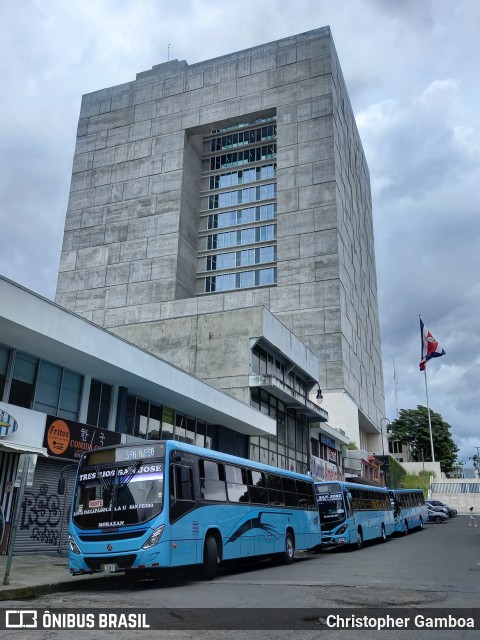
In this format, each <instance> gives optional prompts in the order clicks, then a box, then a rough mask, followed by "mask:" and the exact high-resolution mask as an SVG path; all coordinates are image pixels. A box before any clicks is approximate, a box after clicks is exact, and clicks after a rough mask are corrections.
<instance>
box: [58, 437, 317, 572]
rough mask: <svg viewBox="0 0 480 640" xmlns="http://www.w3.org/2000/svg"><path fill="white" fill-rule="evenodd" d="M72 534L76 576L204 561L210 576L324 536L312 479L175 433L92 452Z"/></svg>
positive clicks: (287, 558) (79, 482) (84, 466)
mask: <svg viewBox="0 0 480 640" xmlns="http://www.w3.org/2000/svg"><path fill="white" fill-rule="evenodd" d="M59 491H61V487H59ZM68 538H69V546H70V550H69V558H70V572H71V573H72V574H73V575H78V574H84V573H95V572H107V573H115V572H121V571H124V572H132V573H133V572H134V571H137V572H138V573H141V572H142V573H152V572H154V571H155V570H157V569H160V568H166V567H179V566H183V565H199V567H200V568H201V571H202V574H203V577H205V578H206V579H211V578H213V577H214V576H215V574H216V571H217V567H218V565H219V564H220V562H222V561H224V560H225V561H226V560H233V559H238V558H252V557H254V556H277V557H278V558H279V559H281V560H282V561H283V562H284V563H285V564H291V563H292V562H293V560H294V554H295V550H307V549H310V548H314V547H317V546H319V545H320V541H321V537H320V524H319V514H318V508H317V504H316V500H315V488H314V483H313V480H312V478H310V477H309V476H304V475H301V474H297V473H291V472H289V471H286V470H284V469H278V468H276V467H270V466H267V465H263V464H260V463H256V462H253V461H252V460H247V459H244V458H237V457H235V456H231V455H227V454H223V453H219V452H217V451H212V450H210V449H203V448H201V447H196V446H193V445H189V444H185V443H182V442H178V441H175V440H166V441H155V442H154V441H152V442H148V443H147V442H146V443H145V444H143V445H138V444H135V445H118V446H114V447H105V448H103V449H96V450H94V451H91V452H87V453H84V454H83V455H82V457H81V459H80V462H79V468H78V471H77V477H76V482H75V489H74V495H73V502H72V508H71V514H70V522H69V536H68Z"/></svg>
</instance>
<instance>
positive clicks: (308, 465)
mask: <svg viewBox="0 0 480 640" xmlns="http://www.w3.org/2000/svg"><path fill="white" fill-rule="evenodd" d="M315 386H317V387H318V391H317V395H316V400H317V403H318V404H320V403H321V402H322V400H323V394H322V390H321V389H320V384H319V383H318V382H315V383H314V384H313V387H312V389H313V388H314V387H315ZM309 395H310V393H309V391H308V384H307V383H305V434H306V439H307V442H306V446H307V448H306V454H307V474H308V475H310V474H311V469H310V466H311V452H310V425H309V423H308V415H307V398H308V396H309Z"/></svg>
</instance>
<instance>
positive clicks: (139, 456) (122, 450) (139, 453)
mask: <svg viewBox="0 0 480 640" xmlns="http://www.w3.org/2000/svg"><path fill="white" fill-rule="evenodd" d="M164 456H165V445H164V444H163V443H161V444H151V445H141V446H138V445H137V446H132V447H119V448H118V449H116V450H115V461H116V462H135V461H136V460H144V459H146V458H163V457H164Z"/></svg>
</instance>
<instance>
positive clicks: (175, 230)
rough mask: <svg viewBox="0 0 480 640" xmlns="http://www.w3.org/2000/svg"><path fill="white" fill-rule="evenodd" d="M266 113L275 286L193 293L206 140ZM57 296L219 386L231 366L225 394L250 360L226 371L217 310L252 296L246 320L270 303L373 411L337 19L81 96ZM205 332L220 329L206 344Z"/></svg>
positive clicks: (375, 401)
mask: <svg viewBox="0 0 480 640" xmlns="http://www.w3.org/2000/svg"><path fill="white" fill-rule="evenodd" d="M273 114H276V118H277V166H278V179H277V194H278V197H277V201H278V239H277V245H278V261H277V269H278V280H277V285H276V286H274V287H264V288H260V289H251V290H243V291H237V292H229V293H224V294H215V295H210V296H197V297H194V295H195V262H196V246H195V243H196V235H197V225H198V213H197V212H196V208H197V207H198V203H199V184H200V142H199V140H200V138H201V136H202V135H203V134H204V133H206V132H208V131H211V130H212V128H218V127H220V126H225V125H226V124H231V123H234V122H238V121H245V120H252V119H254V118H255V117H258V116H266V115H273ZM56 301H57V302H58V303H60V304H61V305H64V306H66V307H67V308H70V309H72V310H74V311H76V312H77V313H79V314H81V315H83V316H85V317H86V318H88V319H90V320H93V321H94V322H96V323H98V324H100V325H102V326H105V327H107V328H109V329H112V330H114V331H115V332H117V333H120V334H121V335H126V336H128V338H129V339H130V340H135V341H136V342H137V343H138V344H140V345H141V346H143V347H145V348H148V349H150V348H154V349H155V350H154V353H159V354H161V356H162V357H164V358H166V359H170V360H171V361H172V362H174V363H175V364H177V365H178V366H181V367H185V368H186V370H188V371H191V372H197V374H198V375H202V377H205V378H206V379H208V380H210V381H211V382H212V384H216V385H218V386H223V385H225V384H226V382H225V381H226V380H227V379H229V380H230V383H229V384H227V385H226V386H227V387H228V388H230V389H231V390H232V393H240V391H239V389H240V386H239V385H240V383H242V384H243V381H244V380H245V376H246V374H247V371H246V370H245V369H244V368H240V365H242V367H243V366H244V365H245V364H246V363H245V358H244V357H239V359H238V360H237V363H236V364H237V367H236V375H234V374H233V372H230V371H229V367H231V364H230V363H228V362H227V360H228V358H229V353H230V352H229V351H222V349H223V348H224V347H225V346H228V347H229V348H230V347H231V345H232V344H233V343H234V340H233V339H230V338H227V337H226V336H227V331H228V330H230V329H231V326H230V325H229V324H228V323H229V320H228V318H229V316H228V314H227V315H222V314H226V313H227V312H229V311H231V310H233V309H236V310H239V309H243V310H244V312H243V314H244V316H243V317H244V322H247V321H248V320H249V311H248V309H249V308H251V307H256V306H261V305H264V306H266V307H267V308H268V309H270V310H271V311H272V312H273V313H274V314H275V315H276V316H277V317H278V318H279V319H280V320H281V322H282V323H283V324H284V325H285V326H286V327H288V328H289V329H290V330H291V331H292V332H293V333H294V334H295V335H296V336H297V337H298V338H299V339H300V340H301V341H302V342H303V343H304V344H305V345H306V346H307V347H308V348H309V349H311V350H312V351H313V352H314V353H315V355H316V356H317V357H318V359H319V362H320V367H319V371H318V377H319V379H320V383H321V386H322V389H324V390H330V391H331V392H332V393H339V394H342V393H343V391H344V390H345V391H346V392H347V393H348V395H349V396H350V397H351V398H352V400H353V401H354V403H356V404H357V405H358V406H359V407H360V409H361V411H362V413H363V415H364V416H366V419H367V421H369V422H370V423H371V425H377V426H378V425H379V421H380V419H381V418H382V417H383V416H384V415H385V407H384V395H383V374H382V365H381V358H380V332H379V323H378V304H377V297H376V277H375V261H374V255H373V230H372V212H371V201H370V184H369V175H368V168H367V165H366V161H365V158H364V155H363V151H362V147H361V142H360V139H359V136H358V132H357V129H356V125H355V120H354V116H353V112H352V109H351V106H350V103H349V99H348V94H347V91H346V88H345V84H344V81H343V78H342V74H341V70H340V66H339V63H338V60H337V56H336V53H335V49H334V45H333V41H332V38H331V34H330V30H329V28H328V27H325V28H322V29H317V30H315V31H311V32H308V33H304V34H300V35H298V36H292V37H290V38H285V39H283V40H280V41H278V42H273V43H269V44H266V45H262V46H259V47H255V48H252V49H248V50H245V51H241V52H237V53H234V54H231V55H228V56H223V57H221V58H217V59H215V60H208V61H205V62H201V63H198V64H194V65H191V66H189V65H188V64H187V63H186V62H184V61H171V62H168V63H165V64H162V65H157V66H156V67H154V68H153V69H152V70H151V71H147V72H143V73H140V74H139V75H138V76H137V79H136V80H135V81H132V82H129V83H126V84H124V85H120V86H117V87H112V88H109V89H103V90H101V91H97V92H95V93H92V94H89V95H86V96H84V97H83V100H82V108H81V114H80V121H79V128H78V137H77V146H76V150H75V157H74V162H73V172H72V185H71V192H70V199H69V205H68V211H67V216H66V223H65V234H64V243H63V250H62V257H61V264H60V272H59V279H58V285H57V295H56ZM179 303H180V304H181V309H182V312H181V313H179ZM203 313H211V314H212V320H211V322H215V324H216V327H215V331H211V330H209V329H208V327H207V325H208V322H207V320H206V319H205V318H202V317H201V314H203ZM197 314H198V317H197ZM222 318H224V319H225V322H226V323H227V324H226V326H225V327H224V330H222V329H221V327H220V324H221V319H222ZM142 325H143V326H142ZM197 332H200V333H201V332H204V334H205V335H210V334H212V336H211V338H209V341H210V342H209V344H210V345H212V346H211V347H210V346H208V345H207V343H206V341H204V340H203V338H202V337H201V338H200V342H197V338H196V337H195V335H196V334H197ZM239 332H240V333H241V330H239ZM151 345H153V347H151ZM200 345H201V346H200ZM222 353H223V354H224V357H223V359H221V357H220V354H222ZM234 353H235V354H238V349H235V350H234ZM219 367H222V368H225V371H222V370H221V369H219ZM235 378H236V379H237V380H236V381H235ZM215 380H216V381H215Z"/></svg>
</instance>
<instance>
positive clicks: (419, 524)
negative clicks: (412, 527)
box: [418, 516, 423, 531]
mask: <svg viewBox="0 0 480 640" xmlns="http://www.w3.org/2000/svg"><path fill="white" fill-rule="evenodd" d="M418 528H419V530H420V531H421V530H422V529H423V518H422V516H420V522H419V523H418Z"/></svg>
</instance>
